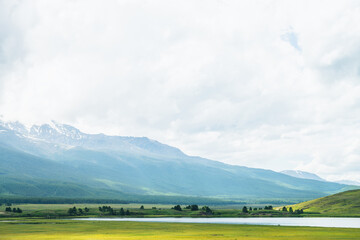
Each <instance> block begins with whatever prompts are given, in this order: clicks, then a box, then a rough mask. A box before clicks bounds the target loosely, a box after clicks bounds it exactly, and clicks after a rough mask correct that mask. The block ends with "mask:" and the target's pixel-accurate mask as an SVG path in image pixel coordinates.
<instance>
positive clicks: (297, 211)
mask: <svg viewBox="0 0 360 240" xmlns="http://www.w3.org/2000/svg"><path fill="white" fill-rule="evenodd" d="M282 211H283V212H287V211H288V209H287V208H286V207H285V206H284V207H283V208H282ZM289 213H295V214H301V213H304V210H302V209H296V210H295V211H294V210H293V208H292V207H289Z"/></svg>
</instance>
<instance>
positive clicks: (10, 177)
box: [0, 121, 348, 200]
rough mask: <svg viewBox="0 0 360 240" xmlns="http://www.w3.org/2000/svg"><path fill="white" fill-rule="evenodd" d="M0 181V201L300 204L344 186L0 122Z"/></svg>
mask: <svg viewBox="0 0 360 240" xmlns="http://www.w3.org/2000/svg"><path fill="white" fill-rule="evenodd" d="M0 178H1V181H0V196H1V194H6V195H27V196H63V197H64V196H67V197H69V196H70V197H71V196H83V195H84V194H85V195H86V196H94V195H98V194H100V193H101V194H106V196H114V193H118V192H122V193H128V194H134V193H136V194H152V195H176V196H178V195H187V196H207V197H208V196H217V197H219V196H221V197H222V198H231V199H234V198H241V199H244V198H247V199H255V198H256V199H258V198H270V199H279V198H286V199H302V200H306V199H311V198H316V197H321V196H325V195H327V194H331V193H335V192H339V191H343V190H346V189H347V188H348V186H347V185H342V184H338V183H330V182H324V181H318V179H316V180H309V179H301V178H297V177H292V176H288V175H285V174H282V173H277V172H274V171H271V170H264V169H256V168H247V167H243V166H234V165H228V164H224V163H221V162H217V161H212V160H209V159H204V158H200V157H192V156H187V155H186V154H184V153H183V152H182V151H180V150H179V149H177V148H174V147H171V146H168V145H166V144H162V143H160V142H157V141H155V140H151V139H148V138H146V137H121V136H107V135H104V134H87V133H83V132H81V131H80V130H78V129H77V128H75V127H73V126H70V125H66V124H60V123H57V122H55V121H52V122H51V123H48V124H43V125H40V126H38V125H34V126H31V127H26V126H24V125H23V124H21V123H19V122H5V121H1V122H0ZM79 184H81V187H80V186H79ZM24 186H26V187H24ZM84 189H86V191H85V190H84ZM99 189H100V190H99ZM115 195H116V194H115ZM116 196H118V195H116Z"/></svg>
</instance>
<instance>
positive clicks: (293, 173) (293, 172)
mask: <svg viewBox="0 0 360 240" xmlns="http://www.w3.org/2000/svg"><path fill="white" fill-rule="evenodd" d="M281 173H284V174H286V175H289V176H292V177H297V178H303V179H312V180H318V181H324V182H326V180H325V179H323V178H321V177H319V176H318V175H316V174H314V173H309V172H304V171H300V170H284V171H281ZM335 182H336V183H340V184H347V185H352V186H360V182H357V181H350V180H340V181H335Z"/></svg>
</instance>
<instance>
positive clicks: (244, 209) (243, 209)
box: [242, 205, 273, 213]
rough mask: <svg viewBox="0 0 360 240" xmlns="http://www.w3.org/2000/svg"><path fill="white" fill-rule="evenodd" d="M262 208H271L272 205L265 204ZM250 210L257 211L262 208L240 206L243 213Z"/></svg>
mask: <svg viewBox="0 0 360 240" xmlns="http://www.w3.org/2000/svg"><path fill="white" fill-rule="evenodd" d="M264 209H265V210H273V206H271V205H269V206H265V207H264ZM252 210H254V211H257V210H262V208H254V209H253V208H252V207H249V208H247V207H246V206H244V207H243V208H242V212H243V213H248V212H250V211H252Z"/></svg>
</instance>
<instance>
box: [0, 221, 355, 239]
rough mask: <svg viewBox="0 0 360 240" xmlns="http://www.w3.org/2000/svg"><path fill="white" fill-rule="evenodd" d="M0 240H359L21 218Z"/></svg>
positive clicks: (276, 230)
mask: <svg viewBox="0 0 360 240" xmlns="http://www.w3.org/2000/svg"><path fill="white" fill-rule="evenodd" d="M0 233H1V234H0V239H6V240H29V239H34V240H35V239H36V240H45V239H79V240H80V239H92V240H95V239H99V240H100V239H127V240H135V239H138V240H140V239H142V240H143V239H160V240H161V239H166V240H171V239H196V240H202V239H218V240H219V239H229V240H230V239H231V240H235V239H237V240H240V239H249V240H259V239H267V240H271V239H274V240H275V239H276V240H278V239H289V240H300V239H309V240H311V239H314V240H322V239H324V240H325V239H342V240H344V239H359V238H360V229H351V228H318V227H282V226H252V225H227V224H193V223H144V222H99V221H70V220H21V221H18V222H1V223H0Z"/></svg>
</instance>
